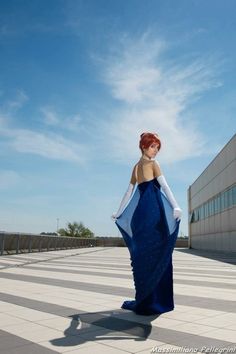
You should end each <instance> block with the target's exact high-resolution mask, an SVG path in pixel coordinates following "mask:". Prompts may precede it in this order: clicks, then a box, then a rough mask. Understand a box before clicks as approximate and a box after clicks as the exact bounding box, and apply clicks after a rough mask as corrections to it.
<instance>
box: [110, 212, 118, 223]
mask: <svg viewBox="0 0 236 354" xmlns="http://www.w3.org/2000/svg"><path fill="white" fill-rule="evenodd" d="M111 219H112V220H113V221H116V219H117V213H113V214H112V216H111Z"/></svg>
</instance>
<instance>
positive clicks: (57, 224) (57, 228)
mask: <svg viewBox="0 0 236 354" xmlns="http://www.w3.org/2000/svg"><path fill="white" fill-rule="evenodd" d="M58 230H59V218H57V232H58Z"/></svg>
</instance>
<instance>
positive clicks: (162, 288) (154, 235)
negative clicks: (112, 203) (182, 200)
mask: <svg viewBox="0 0 236 354" xmlns="http://www.w3.org/2000/svg"><path fill="white" fill-rule="evenodd" d="M179 224H180V220H179V221H176V219H174V217H173V208H172V206H171V205H170V203H169V201H168V199H167V198H166V196H165V195H164V194H163V193H162V191H161V190H160V185H159V183H158V181H157V179H156V178H154V179H152V180H150V181H145V182H142V183H140V184H138V185H137V188H136V190H135V192H134V194H133V196H132V198H131V200H130V202H129V203H128V205H127V206H126V208H125V209H124V211H123V212H122V214H121V215H120V216H119V217H118V218H117V220H116V225H117V227H118V228H119V230H120V232H121V234H122V236H123V238H124V241H125V243H126V245H127V247H128V249H129V252H130V259H131V267H132V271H133V278H134V285H135V292H136V293H135V300H127V301H125V302H124V303H123V305H122V306H121V307H122V308H124V309H129V310H132V311H134V312H135V313H137V314H141V315H152V314H158V313H159V314H161V313H164V312H168V311H171V310H173V309H174V299H173V266H172V253H173V250H174V246H175V243H176V239H177V236H178V232H179Z"/></svg>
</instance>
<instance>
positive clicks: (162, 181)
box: [157, 175, 182, 221]
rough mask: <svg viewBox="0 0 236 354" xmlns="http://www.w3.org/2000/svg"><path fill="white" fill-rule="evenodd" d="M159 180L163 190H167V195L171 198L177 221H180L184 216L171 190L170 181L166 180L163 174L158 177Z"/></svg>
mask: <svg viewBox="0 0 236 354" xmlns="http://www.w3.org/2000/svg"><path fill="white" fill-rule="evenodd" d="M157 181H158V182H159V184H160V186H161V188H162V189H163V191H164V192H165V195H166V196H167V199H168V200H169V202H170V204H171V206H172V207H173V209H174V210H173V216H174V218H175V219H177V221H179V220H180V219H181V216H182V210H181V209H180V207H179V205H178V203H177V201H176V199H175V197H174V195H173V193H172V192H171V190H170V187H169V185H168V183H167V182H166V179H165V177H164V176H163V175H160V176H159V177H157Z"/></svg>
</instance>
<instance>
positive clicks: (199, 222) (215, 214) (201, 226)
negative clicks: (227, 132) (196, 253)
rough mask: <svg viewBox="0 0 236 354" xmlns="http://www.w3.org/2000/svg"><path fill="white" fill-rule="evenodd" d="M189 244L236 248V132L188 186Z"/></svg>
mask: <svg viewBox="0 0 236 354" xmlns="http://www.w3.org/2000/svg"><path fill="white" fill-rule="evenodd" d="M188 212H189V247H190V248H196V249H203V250H216V251H236V134H235V135H234V136H233V137H232V138H231V139H230V141H229V142H228V143H227V144H226V145H225V146H224V147H223V149H222V150H221V151H220V152H219V153H218V155H217V156H216V157H215V158H214V160H213V161H212V162H211V163H210V164H209V165H208V166H207V168H206V169H205V170H204V171H203V172H202V174H201V175H200V176H199V177H198V178H197V179H196V180H195V182H194V183H193V184H192V185H191V186H189V188H188Z"/></svg>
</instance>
